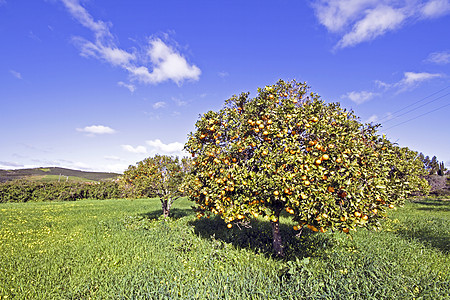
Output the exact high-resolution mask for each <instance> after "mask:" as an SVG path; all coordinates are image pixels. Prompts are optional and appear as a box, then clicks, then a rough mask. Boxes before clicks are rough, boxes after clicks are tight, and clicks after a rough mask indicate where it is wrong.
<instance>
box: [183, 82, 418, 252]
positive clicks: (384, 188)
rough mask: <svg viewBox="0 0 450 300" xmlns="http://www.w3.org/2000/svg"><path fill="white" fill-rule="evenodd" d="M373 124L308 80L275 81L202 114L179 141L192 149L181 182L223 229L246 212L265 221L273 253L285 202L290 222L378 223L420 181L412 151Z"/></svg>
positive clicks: (325, 225) (319, 227)
mask: <svg viewBox="0 0 450 300" xmlns="http://www.w3.org/2000/svg"><path fill="white" fill-rule="evenodd" d="M376 128H377V126H376V125H371V124H362V123H361V122H360V121H359V119H358V118H357V117H356V116H355V115H354V114H353V112H349V111H346V110H345V109H342V108H341V107H340V106H339V104H337V103H325V102H324V101H323V100H321V99H320V97H319V96H318V95H317V94H314V93H311V92H309V87H308V86H307V85H306V84H305V83H298V82H295V81H292V82H284V81H281V80H280V81H279V82H278V83H277V84H275V85H272V86H266V87H265V88H263V89H258V95H257V96H256V97H255V98H249V94H248V93H243V94H241V95H239V96H233V97H232V98H230V99H228V100H227V101H226V102H225V106H224V108H223V109H221V110H219V111H218V112H215V111H209V112H207V113H205V114H204V115H203V116H201V118H200V119H199V120H198V121H197V123H196V131H195V132H193V133H191V134H190V135H189V140H188V142H187V143H186V145H185V149H186V150H187V151H189V152H190V153H191V154H192V156H193V157H194V159H193V162H192V164H193V166H192V171H191V172H190V174H189V175H187V176H186V180H185V186H187V192H188V193H189V196H190V197H191V198H192V199H193V200H195V201H196V203H197V211H198V214H199V216H202V215H204V214H205V213H206V214H209V213H213V214H218V215H220V216H221V217H222V218H223V219H224V220H225V222H227V223H228V227H229V228H230V227H231V226H232V222H235V221H244V220H246V219H249V218H251V217H258V216H262V217H264V218H265V219H267V220H270V221H271V222H272V224H273V228H274V247H275V248H277V247H278V248H279V249H275V250H276V252H278V253H279V254H281V251H282V249H281V248H280V245H279V244H280V241H281V240H279V241H275V239H280V237H278V236H276V235H278V232H276V231H277V224H278V218H279V215H280V212H281V211H282V210H283V209H285V210H286V211H287V212H288V213H289V214H290V215H292V218H293V220H294V221H295V222H296V223H297V224H298V225H296V226H295V227H294V229H300V228H301V227H302V226H304V225H306V226H308V227H309V228H310V229H311V230H313V231H322V232H324V231H326V230H327V229H331V230H342V231H344V232H349V231H350V230H356V228H357V227H372V228H378V227H379V220H380V219H381V218H383V217H385V215H386V211H387V210H388V209H389V208H393V207H394V206H395V205H397V204H400V203H401V202H402V200H404V199H405V197H406V196H407V195H408V194H410V193H412V192H414V191H417V190H421V189H423V188H424V187H426V182H425V181H424V180H423V179H421V178H420V176H421V175H423V174H424V173H423V164H421V162H420V161H419V160H418V159H417V153H415V152H412V151H410V150H409V149H407V148H400V147H398V146H396V145H394V144H392V143H391V142H389V141H388V140H387V139H386V138H385V137H384V136H382V137H380V136H379V135H377V134H376ZM276 244H277V245H278V246H277V245H276Z"/></svg>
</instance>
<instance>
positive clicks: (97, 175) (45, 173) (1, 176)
mask: <svg viewBox="0 0 450 300" xmlns="http://www.w3.org/2000/svg"><path fill="white" fill-rule="evenodd" d="M60 175H61V180H65V179H66V178H67V177H69V179H70V180H74V179H75V178H77V179H78V181H101V180H108V179H115V178H117V177H118V176H120V174H117V173H105V172H85V171H79V170H71V169H65V168H57V167H49V168H33V169H17V170H0V182H5V181H9V180H17V179H30V180H44V181H52V180H58V179H59V178H60Z"/></svg>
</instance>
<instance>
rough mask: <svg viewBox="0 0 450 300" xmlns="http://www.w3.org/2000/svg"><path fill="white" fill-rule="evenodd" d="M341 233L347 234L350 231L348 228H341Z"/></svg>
mask: <svg viewBox="0 0 450 300" xmlns="http://www.w3.org/2000/svg"><path fill="white" fill-rule="evenodd" d="M342 231H343V232H345V233H348V232H349V231H350V229H348V228H343V229H342Z"/></svg>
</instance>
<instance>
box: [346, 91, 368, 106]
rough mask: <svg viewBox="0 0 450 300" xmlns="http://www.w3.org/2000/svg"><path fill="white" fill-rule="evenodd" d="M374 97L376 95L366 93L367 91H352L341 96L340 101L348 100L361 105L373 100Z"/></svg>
mask: <svg viewBox="0 0 450 300" xmlns="http://www.w3.org/2000/svg"><path fill="white" fill-rule="evenodd" d="M375 96H377V94H376V93H373V92H368V91H360V92H357V91H352V92H348V93H347V94H345V95H343V96H341V98H342V99H349V100H351V101H353V102H355V103H356V104H362V103H364V102H366V101H369V100H370V99H372V98H374V97H375Z"/></svg>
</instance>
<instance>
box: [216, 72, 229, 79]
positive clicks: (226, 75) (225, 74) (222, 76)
mask: <svg viewBox="0 0 450 300" xmlns="http://www.w3.org/2000/svg"><path fill="white" fill-rule="evenodd" d="M217 75H218V76H219V77H221V78H225V77H228V76H230V74H228V72H219V73H217Z"/></svg>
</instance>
